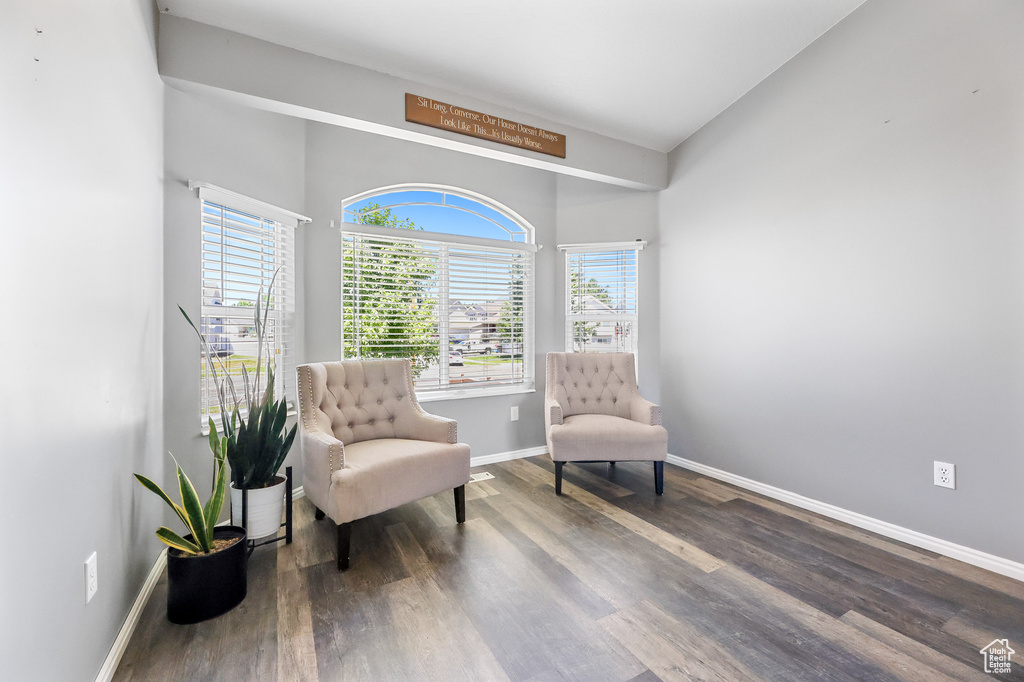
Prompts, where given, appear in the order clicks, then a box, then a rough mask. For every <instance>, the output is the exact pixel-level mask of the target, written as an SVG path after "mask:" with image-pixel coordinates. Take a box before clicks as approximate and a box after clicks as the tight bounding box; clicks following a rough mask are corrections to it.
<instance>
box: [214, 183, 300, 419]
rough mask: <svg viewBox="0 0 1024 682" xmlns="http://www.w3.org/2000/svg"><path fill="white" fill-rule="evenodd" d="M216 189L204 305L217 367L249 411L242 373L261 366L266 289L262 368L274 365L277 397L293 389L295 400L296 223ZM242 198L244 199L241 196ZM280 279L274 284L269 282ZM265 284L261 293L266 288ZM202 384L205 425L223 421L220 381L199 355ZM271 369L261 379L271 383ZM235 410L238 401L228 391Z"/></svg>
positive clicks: (289, 393) (263, 381)
mask: <svg viewBox="0 0 1024 682" xmlns="http://www.w3.org/2000/svg"><path fill="white" fill-rule="evenodd" d="M210 194H211V193H209V192H204V191H203V189H202V188H201V189H200V197H201V198H202V235H203V269H202V302H201V305H202V309H201V316H200V325H201V326H200V329H201V330H202V332H203V333H204V334H205V335H206V340H207V345H208V347H209V349H210V352H211V353H212V354H213V355H214V356H215V357H214V358H213V359H214V365H215V366H216V368H217V372H218V374H219V375H220V376H221V377H223V376H224V375H225V374H226V375H227V376H229V377H230V378H231V381H232V382H233V383H234V386H235V395H236V396H237V398H238V400H239V401H241V403H242V405H241V407H242V413H243V414H244V413H246V412H247V411H248V405H246V404H245V403H244V396H243V391H242V388H241V387H242V385H243V383H242V373H243V369H244V371H246V372H248V373H249V375H250V380H251V379H252V378H253V373H254V372H255V370H256V362H257V355H258V350H259V349H258V348H257V341H256V335H255V325H254V314H255V310H256V300H257V298H258V297H260V296H261V295H262V301H261V304H260V305H261V309H262V307H263V306H268V307H269V310H268V317H267V338H266V340H265V341H266V345H265V346H264V348H263V358H264V363H263V371H264V372H266V368H267V367H268V361H269V366H272V367H273V368H274V384H275V385H274V393H275V399H278V400H280V399H281V398H282V397H284V396H288V397H289V398H291V399H292V400H294V397H295V396H294V390H293V388H294V387H293V384H294V383H295V382H294V380H293V372H294V367H295V355H294V352H295V351H294V345H295V336H294V316H295V274H294V262H295V236H294V233H295V224H294V221H285V222H283V221H279V220H275V219H273V218H271V217H268V216H266V215H259V214H258V213H256V212H253V211H252V208H259V206H255V207H252V206H245V208H246V209H248V210H242V208H239V207H231V206H228V205H225V204H226V202H224V200H223V199H222V198H221V197H220V196H219V195H217V194H215V193H214V197H215V198H216V199H218V200H219V201H221V202H223V203H218V201H213V200H211V199H210V198H209V197H210ZM238 203H242V202H238ZM275 272H277V273H278V274H277V278H276V280H274V288H273V291H270V283H271V280H272V279H273V278H274V273H275ZM261 290H262V293H261ZM199 360H200V362H199V372H200V386H201V411H202V414H201V424H202V426H203V427H206V426H207V417H208V416H213V417H214V421H215V422H216V423H218V424H219V423H220V422H219V419H218V415H219V414H220V402H219V400H218V395H217V386H216V383H215V382H214V379H213V376H212V375H211V373H210V370H209V365H208V363H207V361H206V358H205V357H202V358H200V359H199ZM265 377H266V374H265V373H264V374H263V375H262V379H261V384H262V385H266V384H265V381H266V378H265ZM227 402H228V406H229V409H231V407H232V406H233V405H234V399H233V398H232V395H231V391H230V389H229V390H228V399H227Z"/></svg>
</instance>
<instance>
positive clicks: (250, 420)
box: [178, 269, 296, 539]
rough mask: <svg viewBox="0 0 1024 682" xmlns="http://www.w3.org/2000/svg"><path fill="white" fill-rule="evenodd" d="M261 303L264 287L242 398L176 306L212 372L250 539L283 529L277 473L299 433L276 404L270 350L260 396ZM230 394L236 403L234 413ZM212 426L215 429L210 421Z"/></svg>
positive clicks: (283, 404) (264, 310)
mask: <svg viewBox="0 0 1024 682" xmlns="http://www.w3.org/2000/svg"><path fill="white" fill-rule="evenodd" d="M278 272H280V269H278V271H277V272H275V273H274V277H273V278H272V279H271V281H270V288H269V290H268V292H267V301H268V303H270V302H272V298H271V296H270V294H271V292H273V290H274V282H275V281H276V280H277V274H278ZM263 299H264V295H263V288H262V287H260V290H259V294H258V295H257V297H256V304H255V306H254V307H253V327H252V328H253V330H254V332H255V336H256V348H257V351H256V369H255V371H254V372H253V373H250V372H249V371H248V369H247V368H246V366H245V365H244V364H243V365H242V387H241V388H242V395H241V396H239V395H238V393H237V391H236V390H235V385H234V382H233V380H232V378H231V375H230V373H228V371H227V369H226V368H225V367H224V364H223V360H222V359H221V357H220V355H219V354H218V353H216V352H213V351H212V349H211V348H210V345H209V343H208V341H207V338H206V335H205V334H203V333H202V332H201V331H200V330H199V329H198V328H197V327H196V325H195V324H194V323H193V322H192V320H191V318H189V316H188V314H187V313H186V312H185V311H184V309H182V308H181V306H178V309H179V310H181V314H182V315H184V316H185V319H186V320H188V323H189V325H191V326H192V329H193V330H195V332H196V334H197V335H198V336H199V340H200V342H201V343H202V346H203V354H204V355H205V357H206V361H207V364H208V367H209V370H210V374H211V375H212V377H213V380H214V383H215V385H216V387H217V398H218V400H219V402H220V417H221V426H222V430H221V432H222V434H223V436H224V442H225V447H224V451H225V456H226V458H227V461H228V464H229V465H230V467H231V512H232V517H233V518H234V519H235V520H237V521H239V522H241V519H242V494H243V492H242V491H243V490H245V491H248V493H247V494H248V504H247V505H246V520H245V525H246V531H247V532H248V536H249V538H250V539H257V538H261V537H265V536H267V535H272V534H274V533H276V532H277V530H278V528H280V526H281V512H282V509H283V507H284V499H285V482H286V481H285V478H284V477H283V476H278V475H277V472H278V470H279V469H280V468H281V464H283V463H284V459H285V457H286V456H287V455H288V451H289V450H290V449H291V446H292V441H294V439H295V429H296V426H295V425H293V426H292V428H291V429H290V430H287V429H286V428H285V420H286V419H287V416H288V405H287V401H286V400H285V399H284V398H281V400H279V401H275V400H274V367H273V364H272V362H271V360H270V357H271V354H270V352H269V351H270V349H269V346H268V347H267V366H266V386H265V388H264V389H263V391H262V393H261V391H260V388H261V386H260V384H261V381H262V378H263V371H264V368H263V350H264V346H265V345H266V344H267V343H268V342H267V321H268V317H269V313H270V305H264V300H263ZM217 365H219V366H220V373H218V371H217ZM229 394H230V397H231V401H232V403H233V405H232V406H231V407H230V409H229V406H228V396H229ZM243 405H244V406H248V408H249V413H248V415H247V416H246V417H244V418H243V417H242V416H241V410H242V407H243ZM229 415H230V416H229ZM210 424H211V429H212V428H213V420H212V419H211V420H210Z"/></svg>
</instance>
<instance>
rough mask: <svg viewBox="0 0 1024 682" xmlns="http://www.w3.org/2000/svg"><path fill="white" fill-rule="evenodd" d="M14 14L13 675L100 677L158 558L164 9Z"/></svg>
mask: <svg viewBox="0 0 1024 682" xmlns="http://www.w3.org/2000/svg"><path fill="white" fill-rule="evenodd" d="M2 14H3V19H2V20H0V55H2V58H0V82H2V83H3V86H2V92H3V95H2V96H0V174H2V179H0V205H2V206H3V207H4V208H3V210H4V217H5V219H6V225H7V227H6V229H5V231H4V245H3V247H2V248H0V285H2V287H3V291H4V292H6V295H5V302H6V308H7V309H6V311H5V324H4V328H3V329H4V330H3V333H2V334H0V355H2V357H4V358H5V360H6V366H5V368H4V372H3V379H2V384H3V390H2V391H0V430H2V432H3V434H4V436H3V444H2V445H0V448H2V453H0V462H2V463H3V468H4V473H5V476H6V477H7V481H8V485H7V486H6V490H5V491H4V493H3V494H2V495H0V518H3V519H4V550H3V558H2V560H0V665H2V669H3V672H2V673H0V677H4V678H5V679H11V680H62V681H64V680H91V679H94V678H95V676H96V673H97V672H98V671H99V669H100V666H101V664H102V662H103V660H104V657H105V656H106V654H107V651H108V650H109V648H110V645H111V643H112V642H113V641H114V639H115V637H116V635H117V632H118V630H119V629H120V627H121V624H122V623H123V622H124V619H125V617H126V616H127V614H128V611H129V609H130V608H131V605H132V602H133V601H134V599H135V596H136V595H137V594H138V591H139V588H140V587H141V586H142V583H143V581H144V580H145V577H146V575H147V573H148V572H149V569H150V568H151V567H152V565H153V562H154V560H155V559H156V556H157V554H158V552H159V547H158V543H157V541H156V538H155V536H154V535H153V532H154V531H155V530H156V528H157V526H158V525H159V521H160V519H161V513H160V510H159V506H158V505H159V501H158V500H156V499H155V498H154V497H153V496H152V495H151V494H149V493H145V492H144V491H143V490H142V489H141V488H140V487H139V486H138V484H137V483H135V482H134V480H133V479H132V476H131V474H132V472H135V471H139V472H149V473H156V474H159V473H160V470H161V468H162V466H163V462H164V454H163V447H162V443H161V441H162V435H163V434H162V426H161V425H162V416H161V413H162V404H163V398H162V386H161V360H160V358H161V352H162V330H163V300H162V296H161V274H162V270H163V261H162V258H161V248H162V238H163V237H162V228H161V204H162V193H163V187H162V183H161V174H162V155H163V146H162V144H161V136H162V132H161V129H162V124H163V121H162V118H163V108H162V98H163V84H162V83H161V82H160V79H159V78H158V77H157V71H156V57H155V48H154V38H153V36H154V34H155V31H154V20H155V17H154V15H155V11H154V7H153V5H152V2H151V0H140V1H138V2H136V1H133V0H98V1H97V2H91V3H68V2H55V1H52V0H48V1H40V0H13V2H11V1H6V2H4V6H3V11H2ZM37 31H38V32H37ZM93 551H95V552H97V557H98V568H99V581H98V582H99V591H98V592H97V593H96V595H95V597H93V600H92V601H91V602H90V603H89V604H88V605H86V604H85V574H84V562H85V559H86V558H87V557H88V556H89V555H90V554H91V553H92V552H93Z"/></svg>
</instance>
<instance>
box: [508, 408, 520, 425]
mask: <svg viewBox="0 0 1024 682" xmlns="http://www.w3.org/2000/svg"><path fill="white" fill-rule="evenodd" d="M510 418H511V420H512V421H514V422H517V421H519V406H518V405H513V406H512V413H511V416H510Z"/></svg>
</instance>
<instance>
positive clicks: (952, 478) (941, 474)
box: [935, 462, 956, 490]
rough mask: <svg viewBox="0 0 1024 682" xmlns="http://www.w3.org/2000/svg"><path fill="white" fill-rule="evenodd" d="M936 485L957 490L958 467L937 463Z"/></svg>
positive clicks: (946, 463)
mask: <svg viewBox="0 0 1024 682" xmlns="http://www.w3.org/2000/svg"><path fill="white" fill-rule="evenodd" d="M935 485H937V486H941V487H943V488H952V489H953V490H956V465H955V464H949V463H948V462H935Z"/></svg>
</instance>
